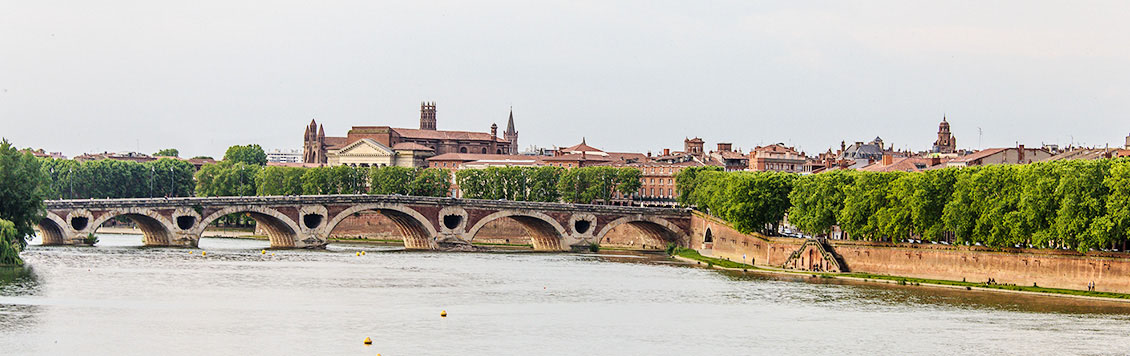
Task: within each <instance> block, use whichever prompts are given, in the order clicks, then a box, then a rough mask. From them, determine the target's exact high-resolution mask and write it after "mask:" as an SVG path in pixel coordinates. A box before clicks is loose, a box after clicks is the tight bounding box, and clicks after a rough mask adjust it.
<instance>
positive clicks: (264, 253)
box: [259, 250, 267, 255]
mask: <svg viewBox="0 0 1130 356" xmlns="http://www.w3.org/2000/svg"><path fill="white" fill-rule="evenodd" d="M259 254H260V255H266V254H267V250H262V251H259Z"/></svg>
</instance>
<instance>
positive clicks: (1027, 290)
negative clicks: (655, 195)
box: [671, 248, 1130, 303]
mask: <svg viewBox="0 0 1130 356" xmlns="http://www.w3.org/2000/svg"><path fill="white" fill-rule="evenodd" d="M673 252H674V254H672V255H671V257H672V258H674V259H676V260H680V261H683V262H691V263H695V264H704V263H705V264H706V266H707V268H713V269H718V270H724V271H735V272H751V271H752V272H756V273H766V274H774V275H782V276H796V277H803V276H810V277H819V278H830V279H843V280H850V281H857V282H864V283H881V284H898V285H913V286H919V285H922V286H931V287H941V288H952V289H964V290H976V291H988V292H1005V293H1019V294H1028V295H1045V296H1056V297H1068V298H1080V299H1089V300H1102V301H1114V302H1122V303H1130V294H1124V293H1114V292H1091V291H1081V290H1074V289H1061V288H1045V287H1038V286H1036V287H1032V286H1017V285H999V284H986V283H973V282H963V281H949V280H938V279H925V278H913V277H900V276H888V275H879V274H871V273H828V272H808V271H797V270H787V269H778V268H771V267H765V266H753V265H748V264H744V263H738V262H734V261H729V260H724V259H719V258H713V257H707V256H703V255H701V254H699V253H698V251H695V250H692V249H684V248H679V249H676V250H675V251H673Z"/></svg>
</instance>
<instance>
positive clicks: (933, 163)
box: [930, 157, 942, 167]
mask: <svg viewBox="0 0 1130 356" xmlns="http://www.w3.org/2000/svg"><path fill="white" fill-rule="evenodd" d="M939 164H942V158H941V157H930V167H933V166H937V165H939Z"/></svg>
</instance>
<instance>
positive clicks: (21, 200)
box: [0, 139, 49, 263]
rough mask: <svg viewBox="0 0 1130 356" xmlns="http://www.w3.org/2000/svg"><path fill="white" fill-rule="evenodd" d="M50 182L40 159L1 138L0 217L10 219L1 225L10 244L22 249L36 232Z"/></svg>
mask: <svg viewBox="0 0 1130 356" xmlns="http://www.w3.org/2000/svg"><path fill="white" fill-rule="evenodd" d="M48 186H49V184H48V182H47V176H46V175H45V174H43V171H42V170H40V161H39V159H37V158H35V156H33V155H32V154H30V153H21V152H19V151H18V150H16V148H15V147H14V146H12V145H11V144H10V143H8V140H7V139H2V140H0V219H2V220H6V221H7V222H8V223H10V225H9V224H4V226H3V227H2V228H3V229H4V230H6V231H7V232H5V233H4V234H3V235H4V236H2V240H4V241H3V242H2V243H5V244H6V246H8V247H7V248H9V249H11V248H16V247H17V246H18V248H19V249H23V247H24V246H26V245H27V238H29V237H31V236H33V235H34V234H35V229H34V226H35V225H38V224H39V220H40V219H41V218H42V216H43V215H42V214H43V200H44V199H45V198H46V197H47V193H48ZM12 230H14V232H12ZM4 248H5V247H4V246H0V249H4ZM17 251H18V250H17ZM17 258H18V256H17ZM0 263H11V261H8V262H4V261H0Z"/></svg>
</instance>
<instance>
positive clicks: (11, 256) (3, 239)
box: [0, 219, 24, 266]
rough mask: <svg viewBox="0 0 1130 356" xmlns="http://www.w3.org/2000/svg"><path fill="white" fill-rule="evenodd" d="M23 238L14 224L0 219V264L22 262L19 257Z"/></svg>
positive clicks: (16, 264) (19, 263) (8, 264)
mask: <svg viewBox="0 0 1130 356" xmlns="http://www.w3.org/2000/svg"><path fill="white" fill-rule="evenodd" d="M20 240H23V238H22V237H21V236H20V234H19V232H18V231H16V224H13V223H12V222H11V221H8V220H4V219H0V266H19V265H22V264H24V261H23V259H21V258H20V250H21V249H22V247H21V244H20V242H19V241H20Z"/></svg>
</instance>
